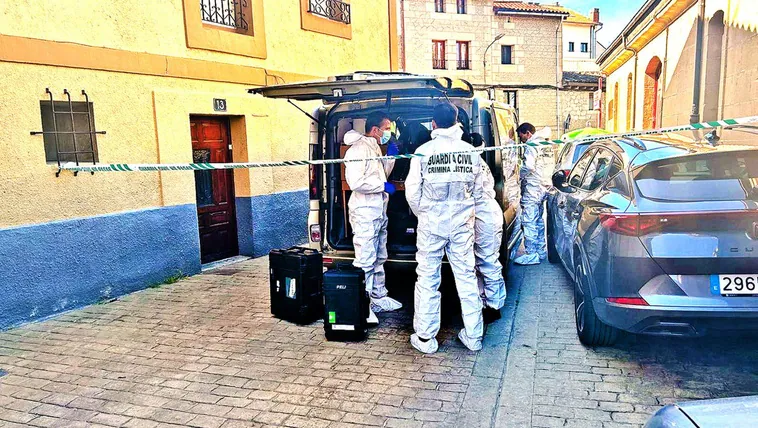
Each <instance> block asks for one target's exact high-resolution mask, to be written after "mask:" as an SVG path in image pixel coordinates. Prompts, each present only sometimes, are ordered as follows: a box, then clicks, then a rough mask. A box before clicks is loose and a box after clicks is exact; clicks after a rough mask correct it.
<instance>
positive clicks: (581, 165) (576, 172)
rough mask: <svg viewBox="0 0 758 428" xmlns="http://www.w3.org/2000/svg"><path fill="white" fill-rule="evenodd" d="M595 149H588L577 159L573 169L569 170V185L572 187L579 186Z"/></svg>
mask: <svg viewBox="0 0 758 428" xmlns="http://www.w3.org/2000/svg"><path fill="white" fill-rule="evenodd" d="M595 152H596V150H590V151H588V152H587V153H585V154H584V156H582V158H581V159H579V162H577V163H576V165H575V166H574V169H572V170H571V176H570V178H569V185H570V186H573V187H579V186H580V185H581V184H582V178H584V172H585V171H586V170H587V166H589V164H590V161H591V160H592V157H593V156H595Z"/></svg>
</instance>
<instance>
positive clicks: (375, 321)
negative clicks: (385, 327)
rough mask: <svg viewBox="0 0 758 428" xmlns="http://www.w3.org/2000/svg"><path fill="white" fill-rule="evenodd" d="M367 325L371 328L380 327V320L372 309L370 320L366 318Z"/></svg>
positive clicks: (369, 314)
mask: <svg viewBox="0 0 758 428" xmlns="http://www.w3.org/2000/svg"><path fill="white" fill-rule="evenodd" d="M366 324H368V326H369V327H376V326H378V325H379V318H377V317H376V314H375V313H374V311H372V310H371V309H369V310H368V318H366Z"/></svg>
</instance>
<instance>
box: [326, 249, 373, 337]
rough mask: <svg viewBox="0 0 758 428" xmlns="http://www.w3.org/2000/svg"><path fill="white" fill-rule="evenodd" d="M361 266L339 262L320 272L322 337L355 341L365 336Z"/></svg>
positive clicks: (365, 305) (366, 300) (365, 296)
mask: <svg viewBox="0 0 758 428" xmlns="http://www.w3.org/2000/svg"><path fill="white" fill-rule="evenodd" d="M365 284H366V279H365V274H364V273H363V270H362V269H358V268H355V267H353V266H352V265H350V264H348V263H339V264H337V266H335V268H334V269H331V270H329V271H327V272H326V273H325V274H324V334H325V335H326V340H331V341H340V342H358V341H361V340H364V339H365V338H366V331H367V330H368V326H367V324H366V318H367V317H368V313H369V297H368V293H367V292H366V285H365Z"/></svg>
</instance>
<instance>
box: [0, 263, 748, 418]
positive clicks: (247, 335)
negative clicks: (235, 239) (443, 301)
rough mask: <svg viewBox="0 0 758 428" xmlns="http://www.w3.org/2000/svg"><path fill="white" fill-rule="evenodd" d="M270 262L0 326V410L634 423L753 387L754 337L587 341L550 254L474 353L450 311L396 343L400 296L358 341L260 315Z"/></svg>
mask: <svg viewBox="0 0 758 428" xmlns="http://www.w3.org/2000/svg"><path fill="white" fill-rule="evenodd" d="M266 263H267V262H266V259H265V258H264V259H257V260H252V261H247V262H243V263H238V264H236V265H232V266H229V267H225V268H221V269H219V270H216V271H212V272H210V273H207V274H203V275H199V276H195V277H192V278H189V279H186V280H183V281H180V282H179V283H176V284H173V285H165V286H162V287H160V288H156V289H148V290H145V291H143V292H139V293H135V294H132V295H129V296H125V297H123V298H121V299H120V300H118V301H115V302H112V303H108V304H103V305H94V306H90V307H88V308H85V309H82V310H78V311H74V312H70V313H67V314H64V315H61V316H59V317H56V318H54V319H51V320H47V321H44V322H40V323H35V324H29V325H26V326H24V327H21V328H18V329H14V330H11V331H7V332H5V333H0V369H2V370H4V371H6V372H7V374H6V375H4V376H2V372H0V376H2V377H0V427H6V426H7V427H15V426H28V425H32V426H67V427H68V426H127V427H156V426H187V425H189V426H196V427H221V426H223V427H237V426H289V427H325V426H336V427H358V426H386V427H417V426H447V427H459V426H472V427H474V426H486V427H525V426H539V427H542V426H545V427H553V426H577V427H608V428H612V427H636V426H639V425H640V424H641V423H642V422H643V421H644V420H645V419H646V418H647V417H648V416H649V415H650V414H651V413H652V412H653V411H655V410H656V409H657V408H659V407H660V406H661V405H662V404H666V403H670V402H673V401H681V400H687V399H694V398H710V397H723V396H731V395H745V394H751V393H752V394H755V393H758V363H757V362H756V361H757V359H756V357H758V341H756V340H755V339H754V338H747V339H745V338H734V337H732V338H729V337H726V338H724V337H722V338H718V339H713V338H709V339H707V340H702V339H701V340H670V339H655V338H645V337H642V338H640V337H637V338H634V337H632V338H625V339H624V340H622V342H621V343H620V344H619V345H618V346H616V347H615V348H605V349H587V348H584V347H583V346H581V345H580V344H579V342H578V340H577V339H576V335H575V333H574V326H573V314H572V310H573V306H572V304H571V288H570V286H569V283H568V281H567V279H566V277H565V275H564V274H563V272H562V271H561V270H560V268H558V267H555V266H548V265H542V266H537V267H528V268H513V269H512V270H511V277H510V280H509V284H508V286H509V297H508V303H507V308H506V309H505V310H504V311H503V315H504V317H503V319H502V320H501V321H499V322H497V323H495V324H493V325H492V326H490V328H489V329H488V331H487V336H486V341H485V348H484V349H483V350H482V351H481V352H480V353H479V354H478V355H477V354H473V353H470V352H468V351H467V350H466V349H464V348H463V346H462V345H461V344H459V343H457V341H456V340H455V334H456V332H457V328H459V322H454V321H452V322H448V323H447V324H446V325H445V327H444V328H443V330H442V332H441V334H440V339H441V340H440V342H441V346H440V352H438V353H437V354H435V355H431V356H427V355H421V354H418V353H417V352H415V351H414V350H413V349H412V348H411V347H410V345H409V344H408V336H409V334H410V329H411V316H410V313H409V312H408V311H404V312H401V313H399V314H391V315H385V314H380V320H381V326H380V327H379V328H377V329H375V330H372V332H371V334H370V337H369V339H368V340H367V341H366V342H363V343H358V344H343V343H334V342H326V341H325V340H324V338H323V328H322V325H321V324H320V323H316V324H313V325H311V326H295V325H292V324H289V323H286V322H282V321H279V320H277V319H274V318H272V317H271V315H270V312H269V304H268V272H267V264H266ZM390 275H391V276H390V280H391V281H392V282H391V285H395V286H396V287H403V288H406V289H407V288H409V287H411V286H412V276H413V275H408V274H407V273H403V274H395V275H394V276H392V273H390ZM393 278H395V279H394V280H393ZM400 278H404V279H403V280H402V282H401V281H400ZM410 295H411V294H410V293H406V295H404V296H401V300H403V301H404V302H405V303H406V306H408V305H409V304H410V303H411V302H410Z"/></svg>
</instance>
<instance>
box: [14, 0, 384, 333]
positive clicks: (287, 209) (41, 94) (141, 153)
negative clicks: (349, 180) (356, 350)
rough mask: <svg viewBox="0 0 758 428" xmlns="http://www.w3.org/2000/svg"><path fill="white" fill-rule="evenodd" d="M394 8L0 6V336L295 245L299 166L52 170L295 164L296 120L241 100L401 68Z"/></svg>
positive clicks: (184, 1) (291, 2) (304, 131)
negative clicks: (272, 88) (0, 205)
mask: <svg viewBox="0 0 758 428" xmlns="http://www.w3.org/2000/svg"><path fill="white" fill-rule="evenodd" d="M264 3H265V4H264ZM395 7H396V3H395V1H394V0H390V1H388V0H362V1H360V2H356V1H352V2H350V1H347V0H345V1H344V2H341V1H336V0H281V1H276V2H273V1H265V2H264V0H249V1H242V2H239V1H233V0H166V1H161V2H97V1H86V2H71V1H60V2H39V1H31V0H19V1H14V2H1V3H0V75H1V76H3V83H4V88H6V89H5V91H6V95H5V99H4V101H3V103H2V104H0V125H2V128H3V129H4V131H5V138H4V139H3V140H2V142H0V144H2V145H3V146H4V147H5V153H6V156H4V157H3V158H2V159H0V170H2V171H3V178H2V180H0V194H2V195H3V197H4V201H5V208H4V209H3V215H2V216H0V260H2V270H0V296H2V298H0V328H4V327H8V326H11V325H15V324H18V323H22V322H26V321H29V320H33V319H37V318H40V317H44V316H48V315H51V314H54V313H57V312H61V311H65V310H69V309H72V308H75V307H79V306H82V305H86V304H90V303H94V302H96V301H99V300H103V299H110V298H113V297H115V296H118V295H121V294H124V293H127V292H131V291H134V290H138V289H141V288H144V287H147V286H149V285H152V284H157V283H161V282H163V281H165V280H166V279H167V278H171V277H173V276H177V275H191V274H194V273H197V272H199V271H200V269H201V263H205V262H210V261H213V260H217V259H220V258H225V257H229V256H234V255H237V254H240V255H249V256H258V255H262V254H265V253H267V252H268V250H269V249H270V248H272V247H282V246H288V245H292V244H296V243H299V242H302V241H304V240H305V233H306V218H307V212H308V194H307V190H305V189H306V188H307V180H308V171H307V170H306V169H303V168H278V169H277V168H273V169H271V168H267V169H251V170H234V171H233V172H225V171H213V172H210V171H194V172H193V171H171V172H139V173H138V172H123V173H115V172H113V173H95V174H88V173H79V174H77V175H74V174H72V173H69V172H66V171H63V172H61V173H60V174H56V172H57V171H58V170H57V168H56V166H57V165H58V162H59V161H61V162H76V161H78V162H79V163H83V164H92V163H93V161H95V162H97V163H188V162H193V161H194V162H205V161H212V162H224V161H236V162H244V161H266V160H285V159H293V158H295V159H307V156H308V136H309V124H310V121H309V119H308V118H307V117H306V116H305V115H303V114H302V113H300V112H298V111H297V110H296V109H295V108H294V107H293V106H291V105H288V104H287V103H286V102H281V101H274V100H266V99H263V98H261V97H259V96H253V95H249V94H248V93H247V89H249V88H251V87H259V86H264V85H270V84H276V83H283V82H295V81H302V80H310V79H320V78H323V77H326V76H330V75H335V74H340V73H347V72H352V71H354V70H356V69H367V68H369V69H374V70H391V69H397V66H398V63H397V58H398V55H397V29H396V25H397V22H396V19H395V16H396V9H395ZM301 107H303V108H304V109H306V110H311V109H312V108H313V107H314V106H313V105H308V104H304V105H302V106H301Z"/></svg>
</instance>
